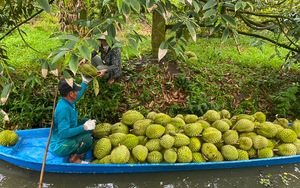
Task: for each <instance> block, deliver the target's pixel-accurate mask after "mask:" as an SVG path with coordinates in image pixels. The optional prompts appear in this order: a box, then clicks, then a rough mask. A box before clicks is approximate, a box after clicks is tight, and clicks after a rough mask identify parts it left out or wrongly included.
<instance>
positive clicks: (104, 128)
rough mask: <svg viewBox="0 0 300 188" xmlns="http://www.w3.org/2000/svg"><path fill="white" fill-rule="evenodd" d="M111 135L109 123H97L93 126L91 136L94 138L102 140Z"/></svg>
mask: <svg viewBox="0 0 300 188" xmlns="http://www.w3.org/2000/svg"><path fill="white" fill-rule="evenodd" d="M110 133H111V124H110V123H98V124H97V125H96V126H95V129H94V130H93V132H92V134H93V137H94V138H98V139H99V138H103V137H105V136H108V135H110Z"/></svg>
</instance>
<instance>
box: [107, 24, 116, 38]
mask: <svg viewBox="0 0 300 188" xmlns="http://www.w3.org/2000/svg"><path fill="white" fill-rule="evenodd" d="M107 32H108V34H109V36H111V37H113V38H115V37H116V34H117V32H116V27H115V26H114V25H113V24H110V25H108V27H107Z"/></svg>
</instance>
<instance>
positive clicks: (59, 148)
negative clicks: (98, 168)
mask: <svg viewBox="0 0 300 188" xmlns="http://www.w3.org/2000/svg"><path fill="white" fill-rule="evenodd" d="M82 79H83V82H82V83H81V85H78V84H76V83H75V82H74V80H73V84H71V85H72V87H71V86H70V85H69V84H68V83H67V81H66V80H65V79H61V80H60V82H59V84H58V90H59V92H60V95H61V98H60V99H59V101H58V103H57V105H56V108H55V113H54V122H53V131H52V137H51V142H50V150H51V151H53V152H54V153H55V154H56V155H58V156H70V158H69V162H70V163H87V162H85V161H84V160H83V157H81V156H84V154H85V153H86V152H87V151H89V150H91V149H92V147H93V139H92V136H91V131H92V130H94V129H95V124H96V120H91V119H89V120H87V119H84V120H81V121H78V112H77V110H76V106H75V103H76V102H77V101H78V100H79V99H80V98H81V97H82V95H83V93H84V91H85V89H86V88H87V84H88V83H89V82H90V81H91V79H89V78H85V77H84V76H82Z"/></svg>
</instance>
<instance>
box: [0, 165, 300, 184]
mask: <svg viewBox="0 0 300 188" xmlns="http://www.w3.org/2000/svg"><path fill="white" fill-rule="evenodd" d="M43 177H44V178H43V187H44V188H146V187H149V188H150V187H151V188H156V187H159V188H195V187H201V188H202V187H203V188H229V187H230V188H231V187H233V188H235V187H236V188H243V187H245V188H254V187H255V188H257V187H264V185H267V183H269V184H270V186H269V187H276V188H277V187H278V188H285V187H286V188H294V187H295V188H296V187H297V188H298V187H300V180H299V178H300V171H299V168H298V164H294V165H285V166H271V167H259V168H258V167H255V168H247V169H222V170H203V171H189V172H187V171H185V172H162V173H136V174H54V173H45V174H44V176H43ZM298 177H299V178H298ZM39 179H40V172H34V171H29V170H24V169H21V168H18V167H16V166H13V165H10V164H8V163H6V162H3V161H0V187H1V188H19V187H20V188H21V187H26V188H27V187H28V188H33V187H38V182H39ZM284 181H286V182H284ZM286 183H287V184H286Z"/></svg>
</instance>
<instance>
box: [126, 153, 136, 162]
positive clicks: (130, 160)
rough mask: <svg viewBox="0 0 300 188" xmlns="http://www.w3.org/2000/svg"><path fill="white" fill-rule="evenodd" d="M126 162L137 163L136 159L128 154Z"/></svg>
mask: <svg viewBox="0 0 300 188" xmlns="http://www.w3.org/2000/svg"><path fill="white" fill-rule="evenodd" d="M127 163H128V164H136V163H138V161H137V160H136V159H135V158H134V157H133V156H132V155H130V157H129V160H128V162H127Z"/></svg>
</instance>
